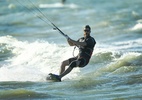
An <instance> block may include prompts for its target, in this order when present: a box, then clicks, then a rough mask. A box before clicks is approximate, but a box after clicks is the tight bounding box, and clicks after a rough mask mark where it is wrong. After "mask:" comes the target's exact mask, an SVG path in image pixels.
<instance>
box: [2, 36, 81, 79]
mask: <svg viewBox="0 0 142 100" xmlns="http://www.w3.org/2000/svg"><path fill="white" fill-rule="evenodd" d="M0 43H5V44H6V45H7V47H9V49H10V50H11V52H12V53H13V54H14V56H13V57H12V58H9V59H7V60H6V62H5V64H3V65H2V66H1V68H0V80H1V81H45V77H46V75H47V74H48V73H55V74H58V73H59V68H60V65H61V62H62V61H63V60H65V59H67V58H69V57H72V50H73V48H72V47H69V46H64V45H57V44H54V43H49V42H48V41H35V42H32V43H29V42H28V41H18V40H17V39H15V38H13V37H11V36H4V37H1V38H0ZM77 72H79V69H75V70H73V71H72V73H71V74H69V75H67V76H66V77H65V78H73V77H76V74H77ZM65 78H64V79H65Z"/></svg>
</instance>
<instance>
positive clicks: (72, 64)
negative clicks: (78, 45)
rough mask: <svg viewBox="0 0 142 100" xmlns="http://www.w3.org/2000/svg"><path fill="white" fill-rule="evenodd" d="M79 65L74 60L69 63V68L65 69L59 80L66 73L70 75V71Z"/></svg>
mask: <svg viewBox="0 0 142 100" xmlns="http://www.w3.org/2000/svg"><path fill="white" fill-rule="evenodd" d="M79 63H80V61H78V60H76V61H73V62H71V64H70V65H69V67H68V68H67V70H65V71H64V72H63V73H61V74H60V75H59V77H60V78H62V77H64V76H65V75H67V74H68V73H70V72H71V71H72V69H73V68H74V67H76V66H78V65H79Z"/></svg>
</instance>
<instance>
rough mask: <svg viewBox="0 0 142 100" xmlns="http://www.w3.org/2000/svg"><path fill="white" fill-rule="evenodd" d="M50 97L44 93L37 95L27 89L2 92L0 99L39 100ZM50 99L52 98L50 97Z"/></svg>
mask: <svg viewBox="0 0 142 100" xmlns="http://www.w3.org/2000/svg"><path fill="white" fill-rule="evenodd" d="M48 96H49V95H47V94H43V93H37V92H35V91H31V90H26V89H12V90H3V91H0V99H6V100H11V99H29V98H32V99H34V98H35V99H37V98H41V97H42V98H44V97H46V98H48ZM49 97H50V96H49Z"/></svg>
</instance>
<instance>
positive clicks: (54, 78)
mask: <svg viewBox="0 0 142 100" xmlns="http://www.w3.org/2000/svg"><path fill="white" fill-rule="evenodd" d="M46 80H47V81H48V82H61V79H60V78H59V77H58V75H55V74H52V73H49V74H48V76H47V77H46Z"/></svg>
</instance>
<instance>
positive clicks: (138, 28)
mask: <svg viewBox="0 0 142 100" xmlns="http://www.w3.org/2000/svg"><path fill="white" fill-rule="evenodd" d="M131 30H133V31H142V23H138V24H136V25H135V26H134V27H133V28H132V29H131Z"/></svg>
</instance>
